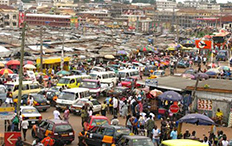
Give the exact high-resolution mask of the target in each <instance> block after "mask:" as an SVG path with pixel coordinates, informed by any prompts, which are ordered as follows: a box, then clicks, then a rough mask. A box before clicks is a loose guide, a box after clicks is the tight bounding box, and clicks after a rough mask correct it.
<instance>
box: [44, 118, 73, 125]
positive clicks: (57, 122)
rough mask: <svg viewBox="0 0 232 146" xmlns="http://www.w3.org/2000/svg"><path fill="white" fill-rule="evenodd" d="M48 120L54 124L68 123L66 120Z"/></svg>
mask: <svg viewBox="0 0 232 146" xmlns="http://www.w3.org/2000/svg"><path fill="white" fill-rule="evenodd" d="M47 121H48V122H52V123H54V124H69V123H68V122H66V121H63V120H56V119H49V120H47Z"/></svg>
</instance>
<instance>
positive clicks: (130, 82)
mask: <svg viewBox="0 0 232 146" xmlns="http://www.w3.org/2000/svg"><path fill="white" fill-rule="evenodd" d="M137 80H138V77H129V78H126V79H125V80H124V81H122V82H121V84H122V86H124V87H128V88H132V85H133V84H134V88H137V87H139V86H140V84H138V83H137Z"/></svg>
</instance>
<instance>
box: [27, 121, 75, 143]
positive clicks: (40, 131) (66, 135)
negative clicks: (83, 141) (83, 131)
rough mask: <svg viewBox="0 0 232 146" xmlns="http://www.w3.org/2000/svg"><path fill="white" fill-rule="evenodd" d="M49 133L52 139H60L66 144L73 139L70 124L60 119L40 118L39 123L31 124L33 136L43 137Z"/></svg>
mask: <svg viewBox="0 0 232 146" xmlns="http://www.w3.org/2000/svg"><path fill="white" fill-rule="evenodd" d="M49 133H50V134H51V138H53V139H54V140H57V139H61V140H62V141H63V142H64V143H66V144H70V143H72V141H74V139H75V135H74V130H73V128H72V126H71V125H70V124H69V123H68V122H66V121H62V120H54V119H53V120H48V119H46V120H42V121H41V123H40V124H39V125H35V126H33V129H32V130H31V135H32V137H33V138H39V139H43V138H44V137H46V136H48V134H49Z"/></svg>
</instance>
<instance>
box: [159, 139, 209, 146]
mask: <svg viewBox="0 0 232 146" xmlns="http://www.w3.org/2000/svg"><path fill="white" fill-rule="evenodd" d="M162 144H165V145H167V146H206V144H203V143H201V142H199V141H196V140H190V139H172V140H165V141H163V142H162Z"/></svg>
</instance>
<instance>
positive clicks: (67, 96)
mask: <svg viewBox="0 0 232 146" xmlns="http://www.w3.org/2000/svg"><path fill="white" fill-rule="evenodd" d="M59 99H64V100H75V93H71V92H62V93H61V94H60V96H59Z"/></svg>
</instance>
